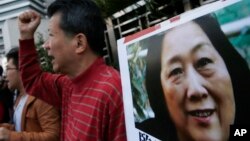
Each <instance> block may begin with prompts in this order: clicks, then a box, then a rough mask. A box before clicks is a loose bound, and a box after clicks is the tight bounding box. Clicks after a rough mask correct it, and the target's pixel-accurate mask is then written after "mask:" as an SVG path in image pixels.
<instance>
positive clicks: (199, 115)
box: [161, 22, 235, 141]
mask: <svg viewBox="0 0 250 141" xmlns="http://www.w3.org/2000/svg"><path fill="white" fill-rule="evenodd" d="M161 66H162V68H161V83H162V88H163V92H164V97H165V101H166V103H167V107H168V110H169V112H170V116H171V119H172V120H173V122H174V124H175V126H176V129H177V134H178V137H179V139H180V140H197V141H201V140H203V141H204V140H206V141H223V140H226V139H227V138H228V136H229V127H230V126H229V125H230V124H232V123H233V122H234V116H235V102H234V96H233V88H232V83H231V79H230V76H229V73H228V71H227V68H226V65H225V63H224V61H223V59H222V58H221V56H220V55H219V54H218V52H217V51H216V49H215V47H214V46H213V45H212V43H211V41H210V40H209V38H208V37H207V35H206V34H205V33H204V31H203V30H202V29H201V28H200V27H199V26H198V25H197V24H196V23H194V22H189V23H186V24H183V25H181V26H178V27H175V28H173V29H171V30H169V31H167V33H166V35H165V37H164V40H163V45H162V54H161Z"/></svg>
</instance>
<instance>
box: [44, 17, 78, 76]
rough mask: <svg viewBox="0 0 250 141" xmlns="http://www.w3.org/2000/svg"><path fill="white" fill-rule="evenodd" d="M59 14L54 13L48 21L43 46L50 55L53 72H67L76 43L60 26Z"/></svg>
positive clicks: (72, 61)
mask: <svg viewBox="0 0 250 141" xmlns="http://www.w3.org/2000/svg"><path fill="white" fill-rule="evenodd" d="M60 20H61V14H60V13H56V14H54V15H53V16H52V17H51V19H50V22H49V39H48V40H47V41H46V42H45V44H44V47H45V49H46V50H47V51H48V54H49V56H51V57H52V65H53V70H54V71H55V72H62V73H66V74H67V73H68V71H69V70H70V69H72V68H71V67H70V64H72V63H74V62H75V60H74V59H73V58H74V55H75V52H74V47H76V43H75V42H74V39H73V37H69V36H68V35H66V34H65V33H64V31H63V30H62V29H61V28H60V26H59V24H60Z"/></svg>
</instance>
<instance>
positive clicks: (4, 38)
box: [0, 0, 54, 65]
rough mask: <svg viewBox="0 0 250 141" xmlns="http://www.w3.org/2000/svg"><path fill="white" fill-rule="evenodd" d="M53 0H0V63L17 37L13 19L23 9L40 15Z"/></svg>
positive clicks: (43, 14) (43, 13)
mask: <svg viewBox="0 0 250 141" xmlns="http://www.w3.org/2000/svg"><path fill="white" fill-rule="evenodd" d="M52 1H54V0H1V1H0V65H3V64H2V60H4V59H3V58H4V56H5V54H6V53H7V52H8V50H10V48H11V46H12V45H13V46H14V45H17V44H16V43H17V42H13V41H14V40H16V39H18V35H19V33H18V30H17V24H16V23H15V21H16V20H15V19H16V18H17V17H18V15H20V14H21V13H22V12H24V11H25V10H29V9H32V10H35V11H37V12H38V13H40V14H41V15H42V16H45V14H46V8H47V6H48V5H49V4H50V3H51V2H52Z"/></svg>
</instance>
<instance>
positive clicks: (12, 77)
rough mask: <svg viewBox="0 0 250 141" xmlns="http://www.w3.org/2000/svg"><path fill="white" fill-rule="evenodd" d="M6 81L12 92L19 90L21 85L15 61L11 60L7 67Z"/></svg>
mask: <svg viewBox="0 0 250 141" xmlns="http://www.w3.org/2000/svg"><path fill="white" fill-rule="evenodd" d="M6 80H7V82H8V83H7V84H8V88H9V89H10V90H15V89H18V88H19V86H20V83H21V80H20V75H19V71H18V69H17V67H16V65H14V63H13V59H12V58H11V59H9V60H8V62H7V66H6Z"/></svg>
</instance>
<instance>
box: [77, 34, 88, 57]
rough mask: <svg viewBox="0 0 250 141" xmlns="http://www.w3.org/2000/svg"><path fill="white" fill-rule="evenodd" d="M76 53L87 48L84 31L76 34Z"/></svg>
mask: <svg viewBox="0 0 250 141" xmlns="http://www.w3.org/2000/svg"><path fill="white" fill-rule="evenodd" d="M75 37H76V43H77V45H76V50H75V51H76V53H82V52H84V51H85V49H86V48H87V38H86V36H85V35H84V34H83V33H79V34H77V35H76V36H75Z"/></svg>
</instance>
